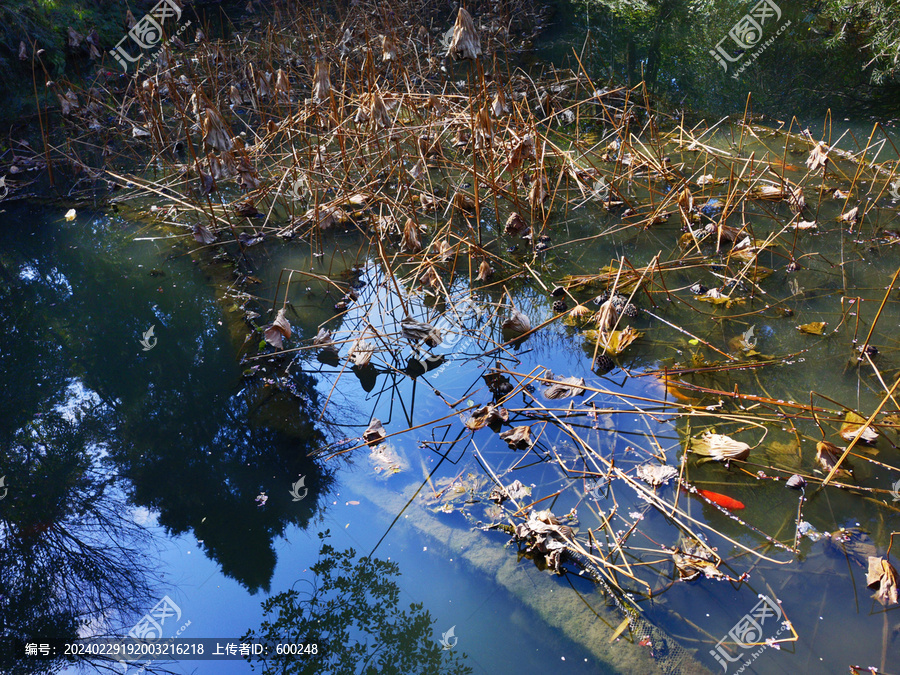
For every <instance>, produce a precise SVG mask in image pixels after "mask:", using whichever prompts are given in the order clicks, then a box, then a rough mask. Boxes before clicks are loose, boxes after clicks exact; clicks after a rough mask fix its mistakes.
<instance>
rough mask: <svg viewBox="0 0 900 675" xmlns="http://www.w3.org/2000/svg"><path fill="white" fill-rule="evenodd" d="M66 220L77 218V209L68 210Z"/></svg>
mask: <svg viewBox="0 0 900 675" xmlns="http://www.w3.org/2000/svg"><path fill="white" fill-rule="evenodd" d="M66 220H70V221H71V220H75V209H69V210H68V211H66Z"/></svg>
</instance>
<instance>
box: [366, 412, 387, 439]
mask: <svg viewBox="0 0 900 675" xmlns="http://www.w3.org/2000/svg"><path fill="white" fill-rule="evenodd" d="M386 436H387V433H386V432H385V430H384V425H383V424H382V423H381V420H379V419H378V418H377V417H373V418H372V421H371V422H369V426H368V427H367V428H366V430H365V431H364V432H363V440H364V441H365V442H366V443H367V444H368V445H369V446H375V445H378V444H379V443H381V442H382V441H383V440H384V439H385V437H386Z"/></svg>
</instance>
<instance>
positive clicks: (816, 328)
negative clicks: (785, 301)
mask: <svg viewBox="0 0 900 675" xmlns="http://www.w3.org/2000/svg"><path fill="white" fill-rule="evenodd" d="M827 325H828V324H826V323H825V322H824V321H813V322H812V323H805V324H803V325H802V326H797V330H799V331H800V332H801V333H806V334H807V335H822V334H823V333H824V332H825V326H827Z"/></svg>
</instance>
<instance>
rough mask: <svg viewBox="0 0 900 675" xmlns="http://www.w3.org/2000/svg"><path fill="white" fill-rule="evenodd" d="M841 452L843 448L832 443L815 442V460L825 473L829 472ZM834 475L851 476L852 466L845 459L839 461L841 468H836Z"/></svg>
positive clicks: (842, 452)
mask: <svg viewBox="0 0 900 675" xmlns="http://www.w3.org/2000/svg"><path fill="white" fill-rule="evenodd" d="M842 454H844V449H843V448H839V447H838V446H836V445H835V444H834V443H829V442H828V441H819V442H818V443H816V461H817V462H818V463H819V466H820V467H822V470H823V471H825V472H826V473H831V470H832V469H833V468H834V467H835V465H836V464H837V462H838V460H839V459H840V458H841V455H842ZM835 475H836V476H841V477H843V478H847V477H851V476H853V468H852V467H851V466H850V463H849V462H848V461H847V460H846V459H845V460H844V461H843V462H841V468H840V469H838V471H837V473H836V474H835Z"/></svg>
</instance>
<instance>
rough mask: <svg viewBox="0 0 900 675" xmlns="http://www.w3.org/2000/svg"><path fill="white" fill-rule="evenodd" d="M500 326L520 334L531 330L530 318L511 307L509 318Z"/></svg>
mask: <svg viewBox="0 0 900 675" xmlns="http://www.w3.org/2000/svg"><path fill="white" fill-rule="evenodd" d="M500 328H501V329H503V330H505V331H508V332H510V333H516V334H518V335H521V334H522V333H527V332H528V331H530V330H531V320H530V319H529V318H528V317H527V316H525V315H524V314H523V313H522V312H520V311H519V310H518V309H516V308H515V307H513V308H512V312H511V313H510V315H509V318H508V319H507V320H506V321H504V322H503V323H502V324H501V325H500Z"/></svg>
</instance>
